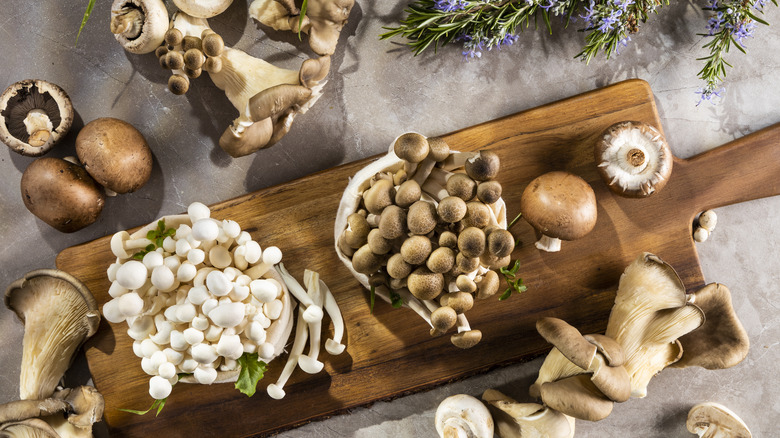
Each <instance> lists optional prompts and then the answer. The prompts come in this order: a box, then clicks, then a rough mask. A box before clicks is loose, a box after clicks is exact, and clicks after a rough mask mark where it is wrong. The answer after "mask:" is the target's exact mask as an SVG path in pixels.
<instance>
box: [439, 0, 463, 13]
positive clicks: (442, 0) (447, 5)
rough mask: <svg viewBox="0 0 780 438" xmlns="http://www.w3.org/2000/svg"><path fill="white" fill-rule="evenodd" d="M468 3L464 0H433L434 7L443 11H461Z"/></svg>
mask: <svg viewBox="0 0 780 438" xmlns="http://www.w3.org/2000/svg"><path fill="white" fill-rule="evenodd" d="M468 5H469V4H468V3H467V2H465V1H464V0H436V1H434V2H433V7H434V9H438V10H440V11H443V12H453V11H461V10H463V9H466V7H467V6H468Z"/></svg>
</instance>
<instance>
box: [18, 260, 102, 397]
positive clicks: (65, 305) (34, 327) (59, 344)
mask: <svg viewBox="0 0 780 438" xmlns="http://www.w3.org/2000/svg"><path fill="white" fill-rule="evenodd" d="M5 305H6V307H8V308H9V309H11V310H12V311H14V313H16V315H17V316H18V317H19V319H20V320H21V321H22V322H23V323H24V340H23V341H22V342H23V353H22V373H21V376H20V383H19V395H20V397H21V399H22V400H40V399H44V398H47V397H49V396H50V395H52V394H53V393H54V389H55V388H56V386H57V384H58V383H59V381H60V379H61V378H62V376H63V374H65V370H67V369H68V367H69V366H70V363H71V361H72V359H73V355H74V353H75V352H76V350H77V349H78V348H79V347H80V346H81V344H83V343H84V341H86V340H87V338H89V337H90V336H92V335H93V334H95V332H96V331H97V327H98V323H99V322H100V312H99V311H98V308H97V303H96V302H95V298H94V297H93V296H92V293H90V291H89V289H87V287H86V286H85V285H84V284H83V283H82V282H81V281H79V280H78V279H76V278H75V277H73V276H72V275H70V274H68V273H66V272H63V271H59V270H56V269H39V270H36V271H31V272H28V273H27V274H26V275H25V276H24V277H22V278H20V279H18V280H16V281H14V282H13V283H11V284H10V285H9V286H8V288H7V289H6V290H5Z"/></svg>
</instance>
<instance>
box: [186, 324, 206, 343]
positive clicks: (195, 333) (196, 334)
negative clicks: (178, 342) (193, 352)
mask: <svg viewBox="0 0 780 438" xmlns="http://www.w3.org/2000/svg"><path fill="white" fill-rule="evenodd" d="M183 334H184V340H185V341H187V343H188V344H190V345H198V344H200V343H201V342H203V339H204V338H205V335H204V334H203V331H202V330H198V329H196V328H194V327H190V328H188V329H186V330H184V332H183Z"/></svg>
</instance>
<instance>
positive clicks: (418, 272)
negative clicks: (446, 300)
mask: <svg viewBox="0 0 780 438" xmlns="http://www.w3.org/2000/svg"><path fill="white" fill-rule="evenodd" d="M406 284H407V287H408V288H409V292H411V293H412V295H414V296H415V297H417V298H418V299H421V300H432V299H434V298H436V297H437V296H439V294H440V293H441V292H442V291H443V290H444V276H443V275H442V274H437V273H434V272H431V271H430V270H429V269H428V268H426V267H425V266H420V267H419V268H417V269H415V270H414V271H412V273H411V274H409V277H408V278H407V280H406Z"/></svg>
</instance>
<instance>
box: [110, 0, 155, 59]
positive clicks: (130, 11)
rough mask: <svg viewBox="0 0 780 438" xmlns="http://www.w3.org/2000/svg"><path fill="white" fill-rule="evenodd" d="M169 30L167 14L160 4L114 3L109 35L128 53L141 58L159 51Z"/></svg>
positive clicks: (118, 0) (143, 1) (126, 0)
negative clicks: (143, 55) (141, 55)
mask: <svg viewBox="0 0 780 438" xmlns="http://www.w3.org/2000/svg"><path fill="white" fill-rule="evenodd" d="M166 30H168V10H167V9H166V8H165V4H164V3H163V1H162V0H114V3H112V4H111V33H113V34H114V38H116V40H117V41H118V42H119V44H121V45H122V47H123V48H124V49H125V50H127V51H128V52H130V53H136V54H144V53H150V52H153V51H154V50H155V49H157V48H158V47H160V44H162V42H163V38H164V36H165V31H166Z"/></svg>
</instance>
